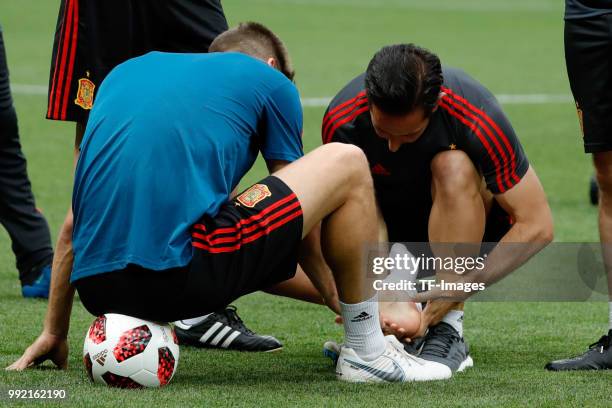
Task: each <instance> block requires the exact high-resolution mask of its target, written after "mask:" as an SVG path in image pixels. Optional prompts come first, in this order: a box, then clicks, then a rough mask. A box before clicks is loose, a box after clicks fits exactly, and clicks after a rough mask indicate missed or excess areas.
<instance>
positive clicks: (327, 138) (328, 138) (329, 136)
mask: <svg viewBox="0 0 612 408" xmlns="http://www.w3.org/2000/svg"><path fill="white" fill-rule="evenodd" d="M366 102H367V100H366ZM369 109H370V107H369V106H368V105H366V106H364V107H363V108H359V109H357V110H356V111H354V112H353V113H352V114H351V115H349V116H347V117H345V118H344V119H341V120H339V121H337V122H336V123H335V124H334V126H332V128H331V129H330V130H329V132H328V133H327V134H326V135H325V136H324V139H323V141H324V143H329V142H331V140H332V138H333V137H334V133H335V132H336V129H338V128H339V127H340V126H342V125H344V124H345V123H348V122H350V121H351V120H353V119H355V118H356V117H357V116H359V115H361V114H362V113H363V112H367V111H368V110H369Z"/></svg>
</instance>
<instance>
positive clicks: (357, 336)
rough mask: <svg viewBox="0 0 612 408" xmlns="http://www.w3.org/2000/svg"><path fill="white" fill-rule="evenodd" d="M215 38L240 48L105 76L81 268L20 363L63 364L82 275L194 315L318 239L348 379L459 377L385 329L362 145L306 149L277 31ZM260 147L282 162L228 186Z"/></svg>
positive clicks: (162, 317) (83, 185)
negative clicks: (369, 249)
mask: <svg viewBox="0 0 612 408" xmlns="http://www.w3.org/2000/svg"><path fill="white" fill-rule="evenodd" d="M211 50H213V51H237V52H225V53H212V54H170V53H160V52H152V53H149V54H146V55H144V56H142V57H138V58H135V59H132V60H130V61H127V62H125V63H124V64H121V65H119V66H118V67H117V68H115V69H114V70H113V71H112V72H111V73H110V75H109V76H108V77H107V79H106V80H105V82H104V83H103V84H102V86H101V88H100V91H99V94H98V96H97V100H96V105H95V106H94V108H93V110H92V112H91V115H90V117H89V122H88V124H87V129H86V132H85V135H84V138H83V142H82V144H81V154H80V157H79V161H78V164H77V168H76V174H75V184H74V191H73V201H72V203H73V211H74V239H73V242H74V246H73V248H74V267H73V270H72V273H71V274H70V275H68V274H64V275H62V274H54V276H53V284H52V292H51V297H50V301H49V309H48V313H47V317H46V321H45V326H44V330H43V332H42V334H41V335H40V337H39V338H38V339H37V340H36V341H35V342H34V344H33V345H32V346H30V347H29V348H28V349H27V350H26V351H25V353H24V355H23V356H22V357H21V358H20V359H19V360H18V361H16V362H15V363H14V364H13V365H12V366H11V368H13V369H23V368H26V367H28V366H31V365H33V364H36V363H39V362H41V361H43V360H45V359H51V360H52V361H53V362H54V363H55V364H57V365H58V366H60V367H65V366H66V363H67V352H68V345H67V342H66V335H67V333H68V326H69V316H70V310H71V305H72V300H73V295H74V288H76V290H78V292H79V295H80V298H81V301H82V302H83V304H84V306H85V308H86V309H87V310H88V311H89V312H91V313H92V314H94V315H99V314H102V313H121V314H126V315H130V316H135V317H139V318H143V319H147V320H155V321H166V322H168V321H174V320H180V319H185V318H191V317H194V316H200V315H203V314H205V313H208V312H211V311H214V310H216V309H217V308H219V307H221V306H224V305H226V304H228V303H229V302H231V301H232V300H234V299H236V298H238V297H240V296H242V295H245V294H247V293H251V292H254V291H257V290H260V289H263V288H267V287H269V286H271V285H273V284H275V283H278V282H281V281H284V280H287V279H289V278H291V277H292V276H293V274H294V271H295V270H296V264H297V262H298V258H299V260H300V261H301V262H303V265H310V264H312V263H314V262H313V261H312V257H315V258H316V257H318V256H319V254H320V247H319V243H320V242H321V241H322V242H323V243H324V245H323V255H324V256H325V260H326V261H327V263H328V264H329V266H330V267H331V269H332V270H333V277H332V276H331V275H329V274H325V273H318V270H317V269H316V268H314V269H313V268H308V267H305V270H306V272H307V273H309V275H310V278H311V279H312V280H313V282H314V283H315V285H316V286H317V288H318V289H319V290H320V291H321V294H322V296H323V297H327V296H328V295H329V293H333V294H335V289H334V288H336V287H337V293H338V296H339V299H340V311H341V314H342V315H343V317H344V322H345V323H344V327H345V333H346V339H345V343H346V350H347V351H346V352H345V357H346V358H345V360H346V362H347V364H342V365H340V369H339V370H338V375H339V378H340V379H342V380H346V381H373V382H389V381H399V382H404V381H413V380H430V379H442V378H448V377H450V375H451V373H450V370H449V369H448V368H447V367H446V366H444V365H442V364H439V363H431V362H426V361H424V360H421V359H419V358H417V357H414V356H411V355H409V354H408V353H406V352H405V351H404V349H403V347H402V345H401V343H399V342H398V341H397V340H396V339H395V337H393V336H388V337H384V335H383V333H382V331H381V326H380V322H379V313H378V304H377V302H376V301H372V300H371V299H372V297H373V293H372V290H368V289H367V287H366V285H365V284H364V283H365V273H364V272H363V271H362V269H361V268H362V256H363V255H364V254H363V252H364V249H363V243H364V242H375V241H376V240H377V234H376V229H377V228H376V225H377V221H376V204H375V200H374V191H373V185H372V181H371V176H370V174H369V169H368V166H367V161H366V158H365V155H364V154H363V152H362V151H361V150H360V149H358V148H356V147H354V146H349V145H345V144H338V143H332V144H329V145H327V146H323V147H321V148H319V149H316V150H315V151H313V152H312V153H310V154H308V155H306V156H304V157H301V156H302V155H303V153H302V143H301V132H302V111H301V106H300V99H299V95H298V92H297V90H296V88H295V86H294V85H293V84H292V82H291V80H290V79H291V78H292V76H293V74H292V71H291V70H290V68H289V65H288V61H287V59H286V55H285V53H284V47H283V46H282V43H281V42H280V40H279V39H278V38H277V37H276V36H275V35H274V34H272V33H271V32H270V31H269V30H267V29H265V28H264V27H263V26H260V25H256V24H245V25H241V26H239V27H238V28H237V29H233V30H230V31H228V32H226V33H225V34H224V35H221V36H220V37H219V38H218V39H217V40H215V42H213V44H212V45H211ZM245 54H248V55H245ZM253 57H254V58H253ZM273 68H276V69H273ZM283 74H285V75H283ZM260 151H261V153H262V154H263V156H264V158H265V160H266V162H267V164H268V167H269V169H270V172H271V173H272V175H270V176H269V177H266V178H265V179H263V180H261V181H260V182H259V183H257V184H255V185H253V186H251V187H250V188H248V189H247V190H246V191H244V192H243V193H241V194H239V195H238V196H236V197H235V198H233V199H231V200H229V197H230V193H231V192H232V190H233V189H234V188H235V187H236V186H237V185H238V182H239V181H240V179H241V178H242V177H243V175H244V174H245V173H246V172H247V171H248V170H249V169H250V168H251V166H252V165H253V163H254V161H255V159H256V156H257V154H258V152H260ZM290 162H292V163H290ZM289 163H290V164H289ZM346 236H351V237H352V239H350V240H347V239H345V237H346ZM309 258H310V259H309ZM227 336H231V333H229V332H228V333H227ZM225 340H226V339H221V340H220V341H225Z"/></svg>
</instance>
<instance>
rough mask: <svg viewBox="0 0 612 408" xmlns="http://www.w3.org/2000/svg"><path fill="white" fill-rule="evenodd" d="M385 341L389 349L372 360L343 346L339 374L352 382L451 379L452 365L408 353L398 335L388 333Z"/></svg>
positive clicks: (344, 379)
mask: <svg viewBox="0 0 612 408" xmlns="http://www.w3.org/2000/svg"><path fill="white" fill-rule="evenodd" d="M385 340H386V341H387V348H386V349H385V352H384V353H383V354H382V355H381V356H380V357H378V358H376V359H374V360H372V361H365V360H362V359H361V358H359V356H358V355H357V353H355V351H353V349H350V348H348V347H346V346H344V347H342V348H341V350H340V357H339V358H338V363H337V364H336V377H337V378H338V379H339V380H342V381H348V382H409V381H431V380H445V379H448V378H451V376H452V371H451V369H450V368H449V367H448V366H446V365H444V364H441V363H436V362H434V361H426V360H423V359H421V358H418V357H415V356H413V355H410V354H408V353H406V352H405V351H404V347H403V346H402V344H401V343H400V342H399V341H398V340H397V339H396V338H395V336H386V337H385Z"/></svg>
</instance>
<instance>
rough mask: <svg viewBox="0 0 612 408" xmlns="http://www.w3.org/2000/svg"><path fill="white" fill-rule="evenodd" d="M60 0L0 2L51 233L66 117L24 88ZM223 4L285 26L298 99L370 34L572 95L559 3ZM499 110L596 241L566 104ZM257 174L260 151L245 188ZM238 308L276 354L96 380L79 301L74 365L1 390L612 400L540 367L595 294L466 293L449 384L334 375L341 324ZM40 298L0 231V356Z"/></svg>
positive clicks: (37, 70) (313, 131)
mask: <svg viewBox="0 0 612 408" xmlns="http://www.w3.org/2000/svg"><path fill="white" fill-rule="evenodd" d="M58 3H59V1H58V0H20V1H17V0H3V1H1V2H0V24H2V25H3V29H4V38H5V41H6V46H7V50H8V58H9V65H10V68H11V80H12V83H13V85H14V89H15V90H16V92H15V94H14V99H15V104H16V106H17V111H18V114H19V124H20V129H21V137H22V143H23V148H24V151H25V153H26V156H27V158H28V161H29V173H30V177H31V180H32V183H33V187H34V191H35V194H36V199H37V205H38V206H39V207H40V208H41V209H42V210H43V211H44V213H45V215H46V216H47V219H48V221H49V223H50V225H51V228H52V231H53V236H54V237H55V235H56V234H57V230H58V227H59V226H60V224H61V221H62V219H63V217H64V214H65V212H66V209H67V208H68V205H69V202H70V193H71V179H72V175H71V172H72V170H71V162H72V143H73V134H74V125H73V124H68V123H59V122H51V121H46V120H45V119H44V113H45V109H46V98H45V95H43V94H41V93H40V92H37V91H36V89H38V88H34V91H33V92H32V89H33V88H27V87H26V88H24V87H23V86H21V85H39V86H40V85H43V86H44V85H46V83H47V79H48V71H49V63H50V53H51V46H52V41H53V37H52V36H53V31H54V27H55V22H56V16H57V11H58ZM224 6H225V11H226V14H227V16H228V19H229V20H230V23H232V24H234V23H237V22H239V21H244V20H255V21H261V22H263V23H265V24H268V25H269V26H270V27H271V28H272V29H273V30H275V31H277V32H278V33H279V34H280V35H281V37H282V38H283V39H284V40H285V41H286V43H287V45H288V48H289V50H290V52H291V54H292V55H293V59H294V63H295V67H296V69H297V84H298V87H299V88H300V92H301V94H302V96H303V97H304V98H315V97H326V96H332V95H334V94H335V92H337V91H338V90H339V89H340V87H342V86H343V85H344V84H345V83H346V82H347V81H348V80H349V79H351V78H352V77H353V76H354V75H356V74H358V73H360V72H361V71H362V70H364V69H365V66H366V64H367V62H368V61H369V58H370V57H371V55H372V54H373V53H374V52H375V51H376V50H377V49H378V48H379V47H380V46H382V45H385V44H390V43H397V42H415V43H417V44H420V45H423V46H426V47H428V48H430V49H432V50H434V51H435V52H437V53H438V54H439V55H440V57H441V58H442V60H443V62H444V63H446V64H449V65H454V66H458V67H462V68H464V69H465V70H466V71H467V72H469V73H471V74H472V75H473V76H475V77H476V78H478V79H480V80H481V81H482V82H483V83H484V84H486V85H487V86H488V87H489V88H490V89H491V90H492V91H493V92H494V93H496V94H498V95H499V94H513V95H517V94H520V95H522V94H545V95H562V96H564V97H569V87H568V83H567V76H566V72H565V65H564V60H563V42H562V38H563V31H562V30H563V22H562V16H563V2H562V1H559V0H513V1H507V0H505V1H504V0H462V1H458V0H411V1H407V0H406V1H402V0H226V1H225V2H224ZM28 91H29V92H28ZM561 99H563V98H561ZM134 103H138V89H134ZM505 107H506V111H507V113H508V115H509V116H510V118H511V120H512V122H513V124H514V126H515V128H516V131H517V133H518V134H519V136H520V138H521V140H522V142H523V144H524V146H525V149H526V151H527V154H528V156H529V159H530V161H531V163H532V164H533V165H534V167H535V169H536V171H537V172H538V174H539V175H540V177H541V179H542V182H543V183H544V186H545V189H546V191H547V193H548V197H549V200H550V203H551V206H552V209H553V212H554V216H555V225H556V240H557V241H567V242H576V241H596V240H597V229H596V225H597V224H596V209H595V208H594V207H591V206H590V205H589V204H588V201H587V181H588V178H589V176H590V173H591V166H590V158H588V157H587V156H585V155H584V154H583V152H582V147H581V139H580V135H579V128H578V121H577V120H576V113H575V110H574V107H573V104H572V103H571V101H569V100H566V101H562V102H552V103H540V104H528V103H518V104H516V103H515V104H507V105H506V106H505ZM323 110H324V108H323V107H307V108H305V112H304V116H305V118H304V120H305V131H304V144H305V148H306V150H311V149H313V148H314V147H316V146H317V145H318V144H319V143H320V134H319V128H320V122H321V119H322V115H323ZM264 174H265V170H264V167H263V166H262V163H258V165H257V166H256V167H255V168H254V169H253V170H252V171H251V173H249V175H248V176H247V177H246V179H245V182H244V185H246V184H247V183H250V182H254V181H256V180H257V179H259V178H261V177H262V176H264ZM160 300H161V299H160ZM237 305H238V306H239V310H240V313H241V316H242V317H243V318H244V319H245V321H246V322H247V323H248V324H249V325H250V326H251V327H253V328H254V329H255V330H257V331H259V332H261V333H270V334H274V335H275V336H277V337H278V338H279V339H280V340H281V341H283V343H284V345H285V349H284V351H283V352H281V353H276V354H238V353H231V352H216V351H197V350H193V349H188V348H186V347H183V348H182V350H181V357H180V363H179V368H178V373H177V375H176V377H175V378H174V380H173V382H172V383H171V384H170V386H168V387H166V388H164V389H160V390H145V391H122V390H112V389H106V388H104V387H100V386H93V385H92V384H90V383H89V381H88V380H87V378H86V375H85V372H84V369H83V366H82V362H81V348H82V344H83V343H82V342H83V337H84V334H85V331H86V329H87V327H88V325H89V324H90V323H91V321H92V320H93V317H92V316H90V315H89V314H88V313H87V312H86V311H85V310H84V309H83V307H82V306H81V305H80V303H79V302H78V301H77V302H75V307H74V312H73V317H72V327H71V331H70V344H71V352H70V368H69V370H68V371H66V372H59V371H55V370H50V369H48V367H49V363H47V365H46V367H43V368H42V369H35V370H29V371H26V372H22V373H14V372H12V373H8V372H5V371H0V388H4V389H6V388H33V387H34V388H45V389H47V388H52V389H65V390H66V391H67V393H68V396H69V397H68V403H69V404H71V405H76V406H94V405H95V406H98V405H102V406H111V407H114V406H119V405H120V404H121V406H230V405H232V406H234V405H257V406H262V407H267V406H283V407H284V406H301V405H309V406H323V405H324V406H339V405H342V406H372V405H377V406H381V407H382V406H468V405H469V406H490V405H504V406H525V405H537V406H559V405H574V406H606V405H607V406H609V404H610V401H611V400H610V393H611V390H612V388H611V384H612V373H610V372H605V373H604V372H599V373H561V374H552V373H547V372H545V371H544V370H543V366H544V364H545V363H546V362H547V361H548V360H549V359H551V358H553V357H563V356H567V355H569V354H572V353H576V352H579V351H582V350H583V349H584V348H585V347H586V346H587V345H588V344H589V343H591V342H593V341H595V340H596V337H598V336H599V335H601V333H602V332H603V330H604V329H605V327H606V326H605V324H606V317H607V305H606V304H604V303H475V302H474V303H469V304H468V305H467V307H466V322H465V326H466V327H465V333H466V338H467V340H468V341H469V342H470V345H471V349H472V354H473V356H474V360H475V368H473V369H470V370H468V371H467V372H466V373H463V374H459V375H456V376H455V377H454V378H453V379H451V380H449V381H446V382H438V383H421V384H404V385H384V386H372V385H369V386H364V385H350V384H344V383H340V382H337V381H335V379H334V375H333V370H332V367H331V364H330V362H329V361H328V360H326V359H324V358H323V357H322V355H321V346H322V344H323V342H324V341H325V340H327V339H336V340H339V339H341V335H342V331H341V329H340V328H339V327H337V326H335V325H334V324H333V315H332V314H331V313H330V312H328V311H327V310H325V309H324V308H322V307H317V306H312V305H308V304H304V303H298V302H295V301H289V300H285V299H280V298H274V297H271V296H267V295H263V294H255V295H251V296H248V297H246V298H244V299H241V300H239V301H238V302H237ZM45 308H46V302H43V301H30V300H24V299H22V298H21V296H20V289H19V283H18V280H17V272H16V270H15V266H14V258H13V255H12V252H11V250H10V241H9V239H8V236H7V235H6V233H5V232H4V230H1V231H0V366H2V367H5V366H7V365H9V364H10V363H11V362H12V361H14V360H15V359H16V358H17V357H19V355H20V354H21V353H22V351H23V350H24V348H25V347H26V346H27V345H29V344H30V342H31V341H32V340H33V339H34V338H35V337H36V336H37V335H38V333H39V330H40V328H41V324H42V319H43V315H44V312H45ZM5 402H6V401H0V405H4V403H5ZM24 404H27V403H24Z"/></svg>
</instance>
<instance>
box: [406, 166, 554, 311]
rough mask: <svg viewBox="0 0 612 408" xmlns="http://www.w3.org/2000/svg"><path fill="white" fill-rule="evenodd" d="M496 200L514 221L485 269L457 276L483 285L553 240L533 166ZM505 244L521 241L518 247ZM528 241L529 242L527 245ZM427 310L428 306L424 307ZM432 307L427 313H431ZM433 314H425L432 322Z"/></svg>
mask: <svg viewBox="0 0 612 408" xmlns="http://www.w3.org/2000/svg"><path fill="white" fill-rule="evenodd" d="M495 199H496V200H497V202H498V203H499V204H500V205H501V206H502V207H503V209H504V210H506V211H507V212H508V214H509V215H511V216H512V217H513V219H514V224H513V225H512V227H511V228H510V230H509V231H508V232H507V233H506V235H505V236H504V237H503V238H502V239H501V241H500V244H502V245H498V246H497V247H496V248H495V249H494V250H493V251H492V252H491V253H490V254H489V256H488V258H487V262H486V264H485V268H484V269H483V270H481V271H478V270H473V271H470V272H468V273H465V274H464V275H462V276H461V277H460V280H461V281H464V282H466V283H470V282H483V283H485V285H490V284H493V283H495V282H497V281H499V280H501V279H503V278H504V277H506V276H507V275H508V274H510V273H511V272H512V271H514V270H516V269H517V268H518V267H520V266H521V265H522V264H523V263H525V262H526V261H527V260H528V259H529V258H531V257H532V256H533V255H535V254H536V253H537V252H539V251H540V250H541V249H542V248H544V247H545V246H546V245H547V244H548V243H550V242H551V241H552V240H553V220H552V214H551V211H550V207H549V206H548V202H547V200H546V195H545V194H544V190H543V188H542V184H541V183H540V180H539V179H538V177H537V175H536V173H535V171H534V170H533V168H532V167H529V170H528V171H527V173H526V174H525V176H524V177H523V178H522V179H521V181H520V182H519V183H518V184H516V186H514V187H513V188H512V189H510V190H508V191H506V192H504V193H501V194H497V195H496V196H495ZM504 243H506V244H512V243H521V244H526V245H522V246H521V250H517V248H516V247H512V246H505V245H503V244H504ZM527 244H528V245H527ZM469 295H470V294H467V293H465V292H461V293H458V292H452V293H451V292H443V291H437V290H434V291H430V292H425V293H422V294H420V295H419V296H418V297H417V299H418V300H422V301H426V300H434V299H446V300H447V301H448V300H451V302H448V303H451V304H452V301H460V300H462V299H465V298H467V297H468V296H469ZM426 311H427V309H426ZM432 312H433V310H431V311H429V312H428V313H430V314H432ZM434 317H435V316H431V315H430V316H428V318H429V319H431V320H432V321H433V320H434Z"/></svg>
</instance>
